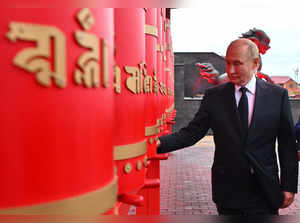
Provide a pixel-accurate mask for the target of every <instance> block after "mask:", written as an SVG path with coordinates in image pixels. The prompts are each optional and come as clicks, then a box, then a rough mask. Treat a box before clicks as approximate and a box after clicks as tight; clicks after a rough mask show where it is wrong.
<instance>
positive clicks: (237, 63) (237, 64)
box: [233, 62, 241, 66]
mask: <svg viewBox="0 0 300 223" xmlns="http://www.w3.org/2000/svg"><path fill="white" fill-rule="evenodd" d="M233 65H235V66H239V65H241V63H240V62H234V63H233Z"/></svg>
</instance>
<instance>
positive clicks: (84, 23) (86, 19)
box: [77, 8, 95, 30]
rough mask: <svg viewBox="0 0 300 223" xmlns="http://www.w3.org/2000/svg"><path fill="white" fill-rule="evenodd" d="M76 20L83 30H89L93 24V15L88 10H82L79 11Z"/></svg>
mask: <svg viewBox="0 0 300 223" xmlns="http://www.w3.org/2000/svg"><path fill="white" fill-rule="evenodd" d="M77 20H78V22H79V24H80V25H81V27H82V28H83V29H84V30H89V29H90V28H91V27H92V26H93V25H94V23H95V19H94V17H93V14H92V12H91V10H90V9H88V8H83V9H81V10H80V11H79V13H78V14H77Z"/></svg>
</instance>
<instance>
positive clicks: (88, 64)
mask: <svg viewBox="0 0 300 223" xmlns="http://www.w3.org/2000/svg"><path fill="white" fill-rule="evenodd" d="M75 39H76V41H77V43H78V44H79V45H80V46H82V47H84V48H87V49H90V50H89V51H88V52H86V53H83V54H82V55H81V56H80V57H79V59H78V61H77V64H78V66H79V67H80V68H81V70H82V71H83V72H82V71H81V70H80V69H76V70H75V82H76V83H77V84H78V85H81V84H84V85H85V86H86V87H88V88H90V87H99V82H100V81H99V63H98V61H99V39H98V37H97V36H96V35H95V34H92V33H88V32H83V31H76V32H75ZM82 81H83V82H82Z"/></svg>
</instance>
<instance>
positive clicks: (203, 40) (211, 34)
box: [171, 0, 300, 81]
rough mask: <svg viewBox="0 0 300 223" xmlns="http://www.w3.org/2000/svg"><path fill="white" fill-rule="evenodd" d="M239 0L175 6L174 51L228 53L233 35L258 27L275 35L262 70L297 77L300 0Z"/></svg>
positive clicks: (235, 36) (270, 35) (276, 74)
mask: <svg viewBox="0 0 300 223" xmlns="http://www.w3.org/2000/svg"><path fill="white" fill-rule="evenodd" d="M201 2H204V3H203V4H201ZM235 2H236V1H234V0H226V1H220V2H219V1H217V0H210V1H201V0H200V2H199V4H197V5H195V2H193V8H177V9H174V10H172V13H171V21H172V24H171V30H172V41H173V50H174V52H215V53H217V54H219V55H225V54H226V48H227V46H228V44H229V43H230V42H231V41H232V40H233V39H236V38H238V37H239V36H241V33H244V32H246V31H248V30H249V29H251V28H254V27H255V28H258V29H262V30H264V31H265V32H266V33H267V35H268V36H269V37H270V39H271V42H270V46H271V49H269V50H268V51H267V52H266V54H265V55H262V61H263V67H262V72H264V73H266V74H268V75H271V76H272V75H274V76H278V75H288V76H290V77H292V78H293V79H296V77H295V72H294V70H295V69H296V68H297V67H299V69H300V1H299V3H298V1H292V0H285V1H283V0H282V1H276V0H275V1H274V0H273V1H269V0H252V1H251V3H250V1H245V2H244V3H237V4H236V3H235ZM247 2H248V3H247ZM195 6H196V7H195ZM298 81H300V77H299V78H298Z"/></svg>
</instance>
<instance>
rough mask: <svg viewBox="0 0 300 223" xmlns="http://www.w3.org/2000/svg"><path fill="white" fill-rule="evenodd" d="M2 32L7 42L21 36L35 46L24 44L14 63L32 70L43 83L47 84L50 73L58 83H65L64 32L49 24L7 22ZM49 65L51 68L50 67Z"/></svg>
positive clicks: (58, 84)
mask: <svg viewBox="0 0 300 223" xmlns="http://www.w3.org/2000/svg"><path fill="white" fill-rule="evenodd" d="M9 27H10V31H9V32H8V33H7V34H6V36H7V38H8V39H9V40H10V41H11V42H16V40H25V41H30V42H35V43H36V47H30V48H29V47H28V49H24V50H22V51H21V52H19V53H18V54H17V55H16V56H15V58H14V60H13V63H14V65H16V66H18V67H20V68H22V69H24V70H26V71H29V72H31V73H35V74H36V79H37V81H38V82H39V83H40V84H41V85H43V86H46V87H48V86H50V84H51V77H52V78H53V79H54V82H55V84H56V85H57V86H58V87H61V88H64V87H66V50H65V45H66V43H65V42H66V40H65V36H64V34H63V33H62V32H61V31H60V30H59V29H57V28H56V27H53V26H44V25H36V24H29V23H21V22H11V23H10V25H9ZM52 42H53V49H54V50H53V60H54V61H53V68H52V67H51V66H52V65H51V61H49V58H50V56H51V53H52V52H51V51H52V50H51V48H52ZM52 69H53V70H52Z"/></svg>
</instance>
